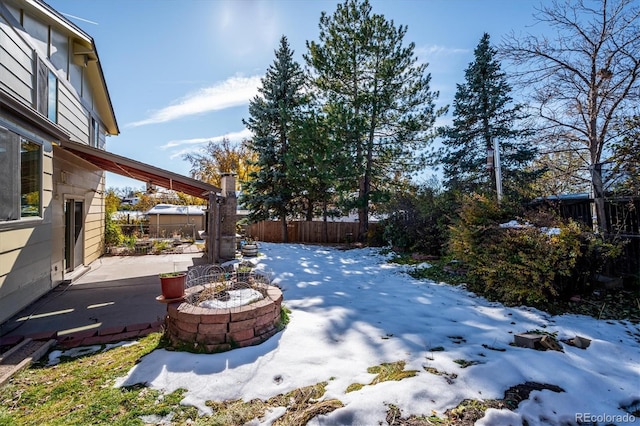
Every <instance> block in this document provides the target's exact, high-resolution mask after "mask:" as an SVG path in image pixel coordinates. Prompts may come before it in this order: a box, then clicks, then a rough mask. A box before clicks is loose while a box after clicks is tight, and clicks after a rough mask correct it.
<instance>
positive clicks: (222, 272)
mask: <svg viewBox="0 0 640 426" xmlns="http://www.w3.org/2000/svg"><path fill="white" fill-rule="evenodd" d="M192 271H193V272H192ZM270 275H271V274H269V273H266V272H263V271H255V270H253V265H251V266H249V265H244V264H240V265H239V266H238V268H237V269H232V270H230V269H225V268H223V267H220V266H218V265H207V266H205V267H198V268H197V269H196V268H193V269H191V270H190V271H189V272H188V273H187V283H186V285H187V287H195V286H200V287H202V290H200V291H197V292H191V294H189V296H187V302H188V303H190V304H192V305H195V306H200V307H203V308H210V309H228V308H234V307H239V306H244V305H249V304H251V303H255V302H257V301H259V300H262V299H264V298H265V297H267V294H268V292H267V289H268V287H269V285H271V278H270ZM194 290H195V289H194Z"/></svg>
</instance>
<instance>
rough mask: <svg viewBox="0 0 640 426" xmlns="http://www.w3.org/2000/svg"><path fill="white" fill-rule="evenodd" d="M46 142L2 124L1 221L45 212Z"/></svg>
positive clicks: (0, 163)
mask: <svg viewBox="0 0 640 426" xmlns="http://www.w3.org/2000/svg"><path fill="white" fill-rule="evenodd" d="M41 197H42V146H41V145H39V144H37V143H34V142H31V141H28V140H26V139H24V138H22V137H21V136H20V135H18V134H17V133H14V132H12V131H10V130H7V129H5V128H3V127H0V222H4V221H10V220H18V219H20V218H24V217H34V216H41V211H42V206H41Z"/></svg>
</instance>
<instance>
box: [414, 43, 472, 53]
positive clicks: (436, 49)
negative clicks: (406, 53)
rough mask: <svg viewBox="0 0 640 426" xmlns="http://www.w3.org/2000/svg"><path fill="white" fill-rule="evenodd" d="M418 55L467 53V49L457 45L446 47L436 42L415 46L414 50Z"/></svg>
mask: <svg viewBox="0 0 640 426" xmlns="http://www.w3.org/2000/svg"><path fill="white" fill-rule="evenodd" d="M415 52H416V54H417V55H418V56H423V55H424V56H451V55H458V54H464V53H469V49H461V48H458V47H446V46H440V45H437V44H434V45H431V46H423V47H417V48H416V50H415Z"/></svg>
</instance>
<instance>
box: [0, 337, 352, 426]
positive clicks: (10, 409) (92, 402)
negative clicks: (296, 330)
mask: <svg viewBox="0 0 640 426" xmlns="http://www.w3.org/2000/svg"><path fill="white" fill-rule="evenodd" d="M162 346H163V340H162V339H161V334H160V333H154V334H151V335H149V336H148V337H145V338H143V339H142V340H140V342H139V343H138V344H136V345H132V346H127V347H119V348H115V349H111V350H109V351H105V352H102V353H98V354H94V355H88V356H84V357H81V358H76V359H63V360H61V363H60V364H58V365H56V366H45V365H43V364H38V365H34V366H33V367H32V368H29V369H27V370H24V371H22V372H21V373H18V374H17V375H16V376H15V377H14V378H13V379H12V380H10V382H9V383H8V384H6V385H5V386H3V387H2V388H0V425H23V424H24V425H41V424H46V425H65V426H66V425H71V424H73V425H89V424H109V425H111V424H116V425H142V424H155V423H160V422H162V421H164V422H170V424H176V425H180V424H191V425H243V424H245V423H246V422H248V421H250V420H252V419H255V418H259V417H262V416H264V415H265V413H266V412H267V411H268V410H270V409H273V408H276V407H285V408H286V412H285V413H284V414H283V415H282V417H280V418H279V419H278V420H277V421H276V422H275V423H273V424H274V425H277V426H287V425H296V426H297V425H302V424H306V423H307V422H308V421H309V420H310V419H312V418H313V417H315V416H317V415H321V414H326V413H329V412H331V411H333V410H335V409H337V408H339V407H342V406H343V404H342V402H340V401H339V400H335V399H332V400H322V397H323V395H324V394H325V388H326V385H327V383H326V382H322V383H318V384H316V385H313V386H308V387H304V388H300V389H295V390H293V391H291V392H289V393H287V394H281V395H277V396H274V397H272V398H270V399H268V400H267V401H262V400H253V401H242V400H238V401H222V402H218V401H207V403H206V404H207V405H208V406H209V407H211V408H212V409H213V414H212V415H211V416H199V415H198V411H197V409H196V408H195V407H189V406H183V405H181V404H180V401H181V400H182V399H183V397H184V393H185V390H184V389H180V390H177V391H175V392H172V393H170V394H163V393H161V392H159V391H156V390H153V389H150V388H147V387H145V386H144V385H134V386H129V387H125V388H115V387H114V383H115V379H116V378H118V377H122V376H124V375H126V373H127V372H128V371H129V370H130V369H131V368H132V367H133V366H134V365H135V364H136V363H137V362H139V360H140V358H141V357H143V356H144V355H146V354H148V353H150V352H151V351H153V350H154V349H156V348H159V347H162Z"/></svg>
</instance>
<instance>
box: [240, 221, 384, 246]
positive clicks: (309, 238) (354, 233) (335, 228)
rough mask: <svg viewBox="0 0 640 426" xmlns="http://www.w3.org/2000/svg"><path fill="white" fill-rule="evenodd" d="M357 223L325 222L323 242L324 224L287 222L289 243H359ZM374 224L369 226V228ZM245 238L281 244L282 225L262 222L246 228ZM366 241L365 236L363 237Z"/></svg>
mask: <svg viewBox="0 0 640 426" xmlns="http://www.w3.org/2000/svg"><path fill="white" fill-rule="evenodd" d="M359 225H360V224H359V223H358V222H327V234H328V239H327V241H325V240H324V222H321V221H314V222H303V221H295V222H288V223H287V228H288V233H289V242H290V243H330V244H335V243H349V242H353V241H359V239H360V233H359V228H360V226H359ZM374 226H375V224H369V228H370V229H371V228H372V227H374ZM246 234H247V236H250V237H252V238H254V239H256V240H258V241H266V242H270V243H281V242H282V224H281V223H280V222H277V221H269V220H267V221H262V222H258V223H253V224H251V225H249V226H248V227H247V231H246ZM364 237H365V239H366V235H365V236H364Z"/></svg>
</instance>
